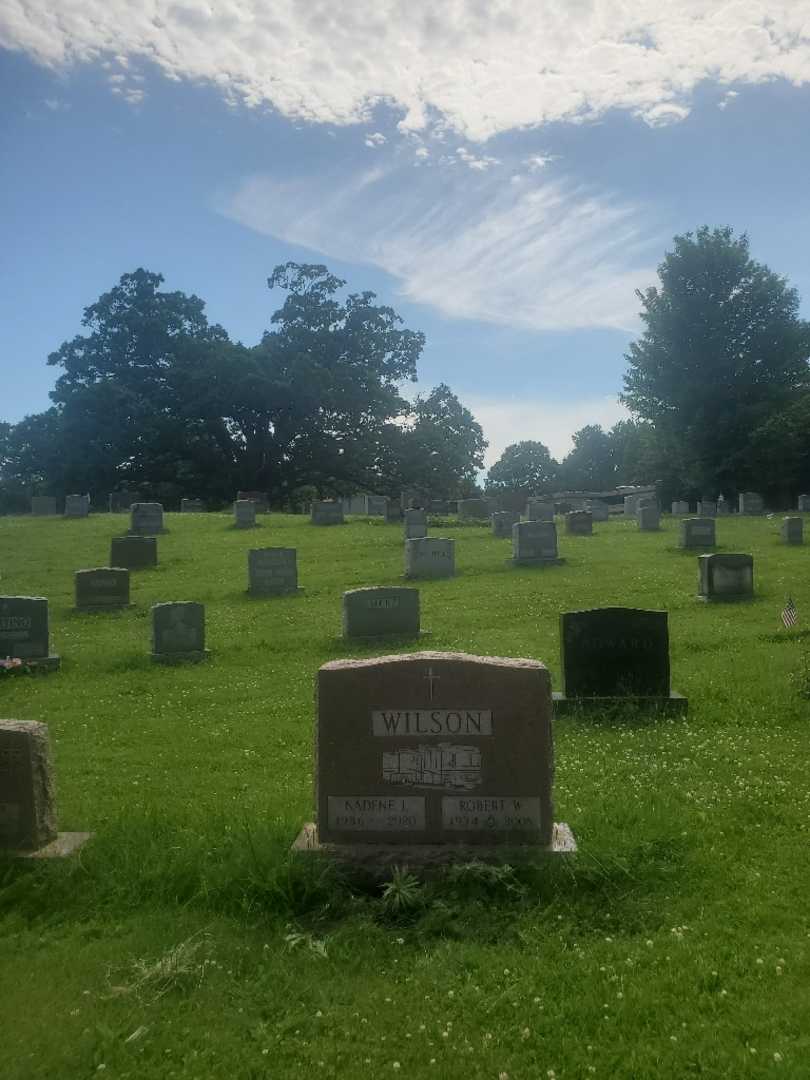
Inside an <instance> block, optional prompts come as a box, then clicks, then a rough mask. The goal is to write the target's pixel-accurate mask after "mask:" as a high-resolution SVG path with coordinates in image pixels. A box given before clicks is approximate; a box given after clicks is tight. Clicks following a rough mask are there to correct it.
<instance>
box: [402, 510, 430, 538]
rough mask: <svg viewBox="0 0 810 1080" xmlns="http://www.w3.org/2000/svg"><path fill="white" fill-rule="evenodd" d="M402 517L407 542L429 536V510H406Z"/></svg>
mask: <svg viewBox="0 0 810 1080" xmlns="http://www.w3.org/2000/svg"><path fill="white" fill-rule="evenodd" d="M402 517H403V521H404V523H405V539H406V540H418V539H420V538H421V537H423V536H427V530H428V524H427V510H405V511H404V512H403V515H402Z"/></svg>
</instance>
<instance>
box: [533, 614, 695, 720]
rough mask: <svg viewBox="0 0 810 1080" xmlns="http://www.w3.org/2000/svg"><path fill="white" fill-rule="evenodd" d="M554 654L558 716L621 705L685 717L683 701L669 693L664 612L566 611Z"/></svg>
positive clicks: (555, 697) (678, 696)
mask: <svg viewBox="0 0 810 1080" xmlns="http://www.w3.org/2000/svg"><path fill="white" fill-rule="evenodd" d="M560 653H561V659H562V670H563V686H564V691H563V692H562V693H558V694H555V695H554V701H555V705H556V708H557V711H558V712H565V711H567V710H568V709H570V708H571V707H572V706H577V707H584V706H588V707H591V708H604V707H605V706H611V705H616V704H622V703H623V704H629V703H632V704H634V705H640V706H644V707H645V708H648V707H653V708H658V709H666V710H673V711H678V712H685V711H686V705H687V703H686V698H684V697H682V696H681V695H680V694H675V693H672V692H671V690H670V684H669V677H670V674H669V630H668V626H667V613H666V611H640V610H637V609H635V608H620V607H616V608H596V609H595V610H592V611H567V612H565V613H564V614H563V615H561V616H560Z"/></svg>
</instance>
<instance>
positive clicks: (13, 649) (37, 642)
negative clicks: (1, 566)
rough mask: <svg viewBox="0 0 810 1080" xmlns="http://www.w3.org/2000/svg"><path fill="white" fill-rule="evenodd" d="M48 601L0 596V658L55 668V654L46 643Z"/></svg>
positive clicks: (40, 667)
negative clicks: (7, 657)
mask: <svg viewBox="0 0 810 1080" xmlns="http://www.w3.org/2000/svg"><path fill="white" fill-rule="evenodd" d="M48 636H49V635H48V601H47V600H46V599H45V597H43V596H0V657H6V656H10V657H12V659H19V660H24V661H25V663H26V664H28V665H30V666H31V667H35V668H37V669H38V670H42V671H56V670H57V669H58V668H59V657H58V656H55V655H52V654H51V651H50V647H49V642H48Z"/></svg>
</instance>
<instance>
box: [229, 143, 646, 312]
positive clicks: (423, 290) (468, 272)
mask: <svg viewBox="0 0 810 1080" xmlns="http://www.w3.org/2000/svg"><path fill="white" fill-rule="evenodd" d="M405 167H407V166H403V165H402V164H400V163H397V162H396V161H387V162H383V163H382V164H381V165H380V167H379V168H377V169H375V170H372V171H371V172H369V171H362V170H358V171H357V172H355V173H351V174H346V173H345V171H342V172H338V171H337V170H336V171H334V172H333V173H329V172H328V171H326V172H322V173H319V174H318V175H317V176H314V175H309V176H302V177H299V178H296V179H295V180H294V181H280V180H277V179H275V178H274V177H272V176H253V177H249V178H247V179H246V180H244V181H243V182H242V183H241V184H240V185H239V186H238V188H237V189H236V190H235V191H234V192H233V193H232V194H230V195H229V196H228V197H226V198H225V199H224V200H223V201H222V202H221V204H220V206H219V209H220V210H221V211H222V212H223V213H225V214H226V215H227V216H228V217H230V218H232V219H234V220H236V221H239V222H241V223H242V224H243V225H246V226H247V227H249V228H251V229H254V230H256V231H257V232H261V233H266V234H268V235H271V236H274V237H277V238H278V239H281V240H284V241H286V242H287V243H290V244H295V245H299V246H303V247H308V248H310V249H312V250H314V251H317V252H319V253H321V254H323V255H327V256H329V257H331V258H337V259H341V260H343V261H346V262H354V263H367V264H371V265H374V266H377V267H380V268H381V269H383V270H385V271H386V272H387V273H389V274H392V275H393V276H394V277H396V278H398V279H399V281H400V283H401V293H402V294H403V295H405V296H406V297H408V298H409V299H411V300H414V301H417V302H419V303H424V304H429V305H431V306H433V307H434V308H436V309H438V310H439V311H441V312H442V313H443V314H445V315H447V316H450V317H462V318H469V319H478V320H482V321H485V322H492V323H497V324H503V325H508V326H520V327H525V328H528V329H533V330H569V329H575V328H583V327H611V328H614V329H621V330H632V329H634V328H635V326H636V318H637V311H638V300H637V298H636V296H635V290H636V288H639V287H641V286H643V285H646V284H649V283H650V282H651V281H652V280H653V279H654V276H655V271H654V265H655V261H656V258H657V254H658V253H659V252H660V249H661V246H662V244H663V243H664V238H665V237H666V235H667V230H665V229H661V228H658V227H657V226H655V224H654V223H650V221H649V220H648V215H647V214H646V213H645V211H644V210H643V209H642V208H639V207H636V206H634V205H632V204H629V203H623V202H620V201H619V200H617V199H615V198H613V197H611V196H609V195H606V194H600V193H597V192H593V191H591V190H589V189H587V188H584V187H582V186H580V185H577V184H575V183H572V182H571V181H569V180H566V179H565V178H558V179H554V180H552V179H549V180H541V179H540V177H528V176H527V177H525V178H524V179H523V180H522V181H521V182H520V183H519V184H513V183H510V182H509V181H508V180H506V179H504V178H503V176H502V175H501V170H493V171H489V170H486V171H483V172H476V173H473V174H470V173H468V172H467V171H466V170H463V171H462V172H459V170H458V169H443V170H431V169H425V170H417V171H416V172H413V171H411V172H409V174H408V176H407V177H405V176H404V175H403V168H405Z"/></svg>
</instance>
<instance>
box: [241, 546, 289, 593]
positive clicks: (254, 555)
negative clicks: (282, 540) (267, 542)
mask: <svg viewBox="0 0 810 1080" xmlns="http://www.w3.org/2000/svg"><path fill="white" fill-rule="evenodd" d="M298 591H299V589H298V564H297V553H296V549H295V548H254V549H253V550H252V551H249V552H248V592H249V593H250V595H251V596H284V595H285V594H287V593H296V592H298Z"/></svg>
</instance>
